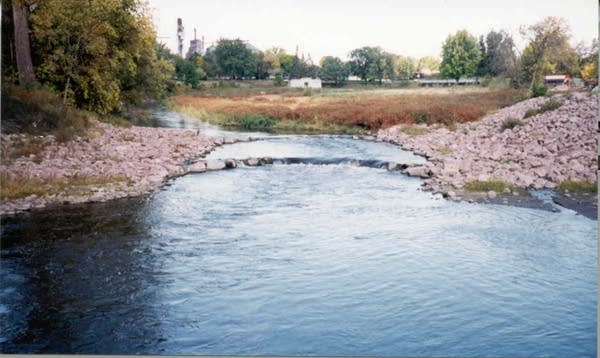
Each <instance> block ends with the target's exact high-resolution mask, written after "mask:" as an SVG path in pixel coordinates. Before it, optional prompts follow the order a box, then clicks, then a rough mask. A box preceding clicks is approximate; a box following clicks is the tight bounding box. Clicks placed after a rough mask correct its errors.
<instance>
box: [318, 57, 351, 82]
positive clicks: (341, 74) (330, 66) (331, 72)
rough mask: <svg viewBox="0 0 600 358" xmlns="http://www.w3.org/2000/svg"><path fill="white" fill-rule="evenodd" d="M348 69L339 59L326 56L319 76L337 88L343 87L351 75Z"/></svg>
mask: <svg viewBox="0 0 600 358" xmlns="http://www.w3.org/2000/svg"><path fill="white" fill-rule="evenodd" d="M348 67H349V66H348V65H346V64H345V63H344V62H342V60H340V59H339V58H338V57H332V56H325V57H323V58H322V59H321V69H320V71H319V76H320V77H321V79H323V80H325V81H333V82H334V83H335V85H336V86H342V85H344V84H345V83H346V79H347V78H348V75H349V74H350V69H349V68H348Z"/></svg>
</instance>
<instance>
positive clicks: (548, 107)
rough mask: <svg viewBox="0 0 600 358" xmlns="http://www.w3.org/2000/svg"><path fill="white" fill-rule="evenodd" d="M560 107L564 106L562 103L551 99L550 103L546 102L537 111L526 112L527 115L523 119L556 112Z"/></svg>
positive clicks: (534, 109) (533, 109)
mask: <svg viewBox="0 0 600 358" xmlns="http://www.w3.org/2000/svg"><path fill="white" fill-rule="evenodd" d="M560 106H562V103H561V102H559V101H557V100H555V99H549V100H548V101H546V103H544V104H543V105H541V106H540V107H539V108H537V109H536V108H532V109H529V110H527V112H525V115H524V116H523V118H529V117H532V116H535V115H538V114H540V113H544V112H549V111H554V110H555V109H558V108H559V107H560Z"/></svg>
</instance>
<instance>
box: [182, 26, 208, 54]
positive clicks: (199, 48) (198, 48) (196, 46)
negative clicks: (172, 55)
mask: <svg viewBox="0 0 600 358" xmlns="http://www.w3.org/2000/svg"><path fill="white" fill-rule="evenodd" d="M193 54H197V55H200V56H203V55H204V36H202V39H201V40H198V38H196V29H195V28H194V39H193V40H191V41H190V48H189V49H188V52H187V54H186V55H185V57H187V58H190V57H191V56H192V55H193Z"/></svg>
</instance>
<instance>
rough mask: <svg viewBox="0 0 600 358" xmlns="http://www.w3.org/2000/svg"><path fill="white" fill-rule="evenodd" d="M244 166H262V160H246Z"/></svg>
mask: <svg viewBox="0 0 600 358" xmlns="http://www.w3.org/2000/svg"><path fill="white" fill-rule="evenodd" d="M244 164H246V165H247V166H250V167H256V166H258V165H260V160H259V159H258V158H248V159H244Z"/></svg>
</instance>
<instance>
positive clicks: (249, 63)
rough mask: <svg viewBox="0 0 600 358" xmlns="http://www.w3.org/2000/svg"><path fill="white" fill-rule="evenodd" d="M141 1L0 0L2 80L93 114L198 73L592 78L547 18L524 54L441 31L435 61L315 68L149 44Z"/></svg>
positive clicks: (584, 54) (239, 51)
mask: <svg viewBox="0 0 600 358" xmlns="http://www.w3.org/2000/svg"><path fill="white" fill-rule="evenodd" d="M144 4H145V3H144V2H142V1H140V0H88V1H80V0H36V1H35V2H31V1H28V0H6V1H3V2H2V75H3V80H4V81H3V83H7V82H8V83H10V82H14V83H19V84H21V85H27V86H28V85H40V84H41V85H43V86H45V87H47V88H49V89H51V90H52V91H54V92H56V93H57V94H59V95H60V96H61V97H62V98H63V103H65V104H72V105H76V106H78V107H81V108H85V109H89V110H92V111H95V112H98V113H109V112H118V111H120V110H122V109H123V107H124V106H126V105H127V104H129V103H133V104H139V103H141V102H142V101H144V100H146V99H152V98H158V99H160V98H163V97H165V96H166V95H168V94H169V93H174V92H177V91H178V88H180V87H182V86H184V87H191V88H199V87H200V84H201V81H202V80H206V79H235V80H244V79H268V78H270V79H274V80H275V83H276V84H283V83H284V80H285V79H290V78H300V77H316V76H319V77H320V78H322V79H323V80H324V81H328V82H330V83H332V84H333V85H335V86H343V85H344V84H346V82H347V81H348V78H349V76H356V77H357V79H360V80H361V81H363V82H364V83H374V84H382V83H384V82H388V81H393V80H411V79H414V78H415V77H418V76H421V75H423V74H427V75H430V74H431V73H432V72H433V73H437V74H438V75H439V76H441V77H443V78H451V79H460V78H464V77H470V76H477V77H497V76H502V77H504V78H507V79H509V80H510V82H511V83H512V85H513V86H514V87H526V88H529V89H533V88H534V87H535V86H536V85H538V84H540V83H541V82H542V80H543V75H545V74H558V73H560V74H569V75H572V76H580V77H582V78H583V79H586V80H587V79H596V78H597V77H598V42H597V41H596V40H594V41H593V42H592V44H590V45H589V46H586V45H585V44H583V43H580V44H578V45H577V46H575V47H572V46H571V45H570V43H569V41H570V39H571V35H570V29H569V26H568V25H567V23H566V22H565V20H563V19H560V18H554V17H549V18H546V19H544V20H542V21H540V22H539V23H537V24H534V25H531V26H527V27H523V28H522V29H521V31H520V34H521V35H522V36H523V37H524V38H525V39H526V40H527V45H526V46H525V48H524V49H523V51H522V52H520V53H519V51H518V50H517V49H516V47H515V44H514V41H513V38H512V36H511V35H510V34H509V33H507V32H506V31H502V30H500V31H496V30H492V31H490V32H489V33H487V34H486V35H485V36H484V35H482V36H480V37H479V38H476V37H475V36H473V35H471V34H469V33H468V32H467V31H465V30H461V31H457V32H456V33H454V34H451V35H449V36H448V37H447V38H446V40H445V41H444V43H443V44H442V49H441V50H442V51H441V60H438V59H437V58H435V57H431V56H427V57H422V58H418V59H417V58H413V57H410V56H403V55H398V54H393V53H389V52H386V51H385V50H383V49H382V48H380V47H370V46H365V47H361V48H356V49H353V50H352V51H350V52H349V54H348V57H349V60H348V61H346V62H345V61H342V60H341V59H340V58H338V57H333V56H325V57H323V58H322V59H321V60H320V61H319V63H318V64H314V63H312V60H311V59H310V58H305V57H304V56H303V55H301V56H298V54H294V55H292V54H288V53H287V52H286V51H285V50H284V49H282V48H279V47H272V48H269V49H267V50H266V51H258V50H256V49H255V48H253V47H250V46H247V44H246V43H244V42H243V41H241V40H240V39H222V40H219V41H218V42H217V43H216V44H215V45H214V46H211V47H210V48H209V49H208V51H207V52H206V53H205V54H203V55H202V56H201V55H198V54H192V55H191V56H189V57H187V58H183V57H180V56H178V55H175V54H173V53H171V51H170V50H169V49H168V48H167V47H166V46H165V45H164V44H160V43H158V42H157V40H156V33H155V30H154V28H153V25H152V22H151V17H150V15H149V12H148V9H147V7H146V6H145V5H144Z"/></svg>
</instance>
